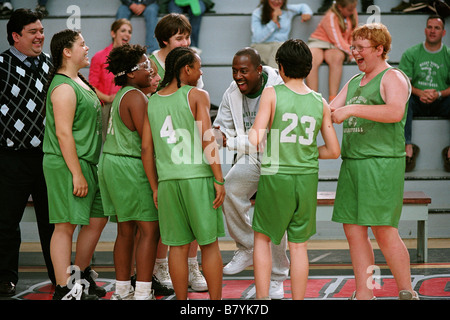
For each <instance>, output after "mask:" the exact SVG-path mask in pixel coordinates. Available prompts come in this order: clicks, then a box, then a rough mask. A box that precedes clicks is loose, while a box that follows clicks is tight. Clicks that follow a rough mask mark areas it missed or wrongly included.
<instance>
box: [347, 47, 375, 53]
mask: <svg viewBox="0 0 450 320" xmlns="http://www.w3.org/2000/svg"><path fill="white" fill-rule="evenodd" d="M376 47H377V46H368V47H361V46H350V51H353V50H356V51H358V52H363V51H364V49H366V48H376Z"/></svg>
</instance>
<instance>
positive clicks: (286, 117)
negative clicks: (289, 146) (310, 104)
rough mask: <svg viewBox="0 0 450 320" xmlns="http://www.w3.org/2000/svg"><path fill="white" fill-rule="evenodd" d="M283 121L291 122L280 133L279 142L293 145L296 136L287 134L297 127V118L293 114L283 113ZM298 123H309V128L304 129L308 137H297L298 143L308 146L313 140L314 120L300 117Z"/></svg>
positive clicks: (308, 117)
mask: <svg viewBox="0 0 450 320" xmlns="http://www.w3.org/2000/svg"><path fill="white" fill-rule="evenodd" d="M282 120H283V121H292V122H291V123H290V124H289V125H288V126H287V127H286V128H285V129H284V130H283V131H281V137H280V142H290V143H295V142H296V141H297V135H295V134H291V135H289V133H290V132H291V131H292V130H294V129H295V127H297V125H298V116H297V114H295V113H285V114H283V117H282ZM300 122H301V123H302V124H304V123H309V126H308V127H307V128H306V129H305V132H306V134H307V135H308V136H307V138H305V137H302V136H300V137H298V142H299V143H300V144H303V145H307V146H308V145H310V144H311V143H313V139H314V128H315V127H316V119H314V118H313V117H310V116H302V117H301V118H300Z"/></svg>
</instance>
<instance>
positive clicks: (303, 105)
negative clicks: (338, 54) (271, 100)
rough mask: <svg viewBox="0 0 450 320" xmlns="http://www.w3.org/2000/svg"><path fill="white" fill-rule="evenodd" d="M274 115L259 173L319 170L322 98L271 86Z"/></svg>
mask: <svg viewBox="0 0 450 320" xmlns="http://www.w3.org/2000/svg"><path fill="white" fill-rule="evenodd" d="M274 89H275V94H276V106H275V114H274V117H273V122H272V126H271V128H270V130H269V133H268V135H267V145H266V148H265V150H264V156H263V160H262V164H261V167H262V168H261V170H262V171H261V172H262V174H275V173H281V174H312V173H317V172H318V171H319V159H318V158H319V150H318V149H317V142H316V138H317V135H318V133H319V130H320V128H321V126H322V119H323V100H322V95H321V94H319V93H317V92H314V91H311V92H310V93H307V94H299V93H296V92H294V91H292V90H291V89H289V88H288V87H286V85H284V84H281V85H276V86H274Z"/></svg>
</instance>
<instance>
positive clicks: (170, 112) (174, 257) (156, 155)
mask: <svg viewBox="0 0 450 320" xmlns="http://www.w3.org/2000/svg"><path fill="white" fill-rule="evenodd" d="M200 67H201V62H200V57H199V56H198V55H197V54H195V52H194V51H193V50H192V49H190V48H185V47H178V48H175V49H173V50H172V51H171V52H170V53H169V54H168V55H167V70H166V76H165V78H164V80H163V82H162V84H161V86H162V87H163V88H162V89H161V90H160V91H158V92H156V93H155V94H154V95H152V96H151V97H150V99H149V103H148V120H149V121H148V122H147V121H146V122H145V123H144V130H143V135H142V162H143V164H144V169H145V171H146V173H147V176H148V178H149V181H150V185H151V187H152V190H153V198H154V201H155V203H156V204H157V208H158V210H159V223H160V231H161V240H162V243H163V244H165V245H169V246H170V250H169V271H170V276H171V278H172V283H173V287H174V290H175V294H176V296H177V299H180V300H184V299H187V293H188V291H187V289H188V278H189V275H188V273H189V266H188V253H189V247H190V244H191V242H193V241H194V240H197V242H198V244H199V246H200V250H201V255H202V266H203V272H204V274H205V278H206V279H207V284H208V291H209V295H210V298H211V299H221V297H222V266H223V265H222V257H221V255H220V250H219V246H218V240H217V239H218V237H222V236H224V235H225V232H224V225H223V217H222V210H221V205H222V203H223V200H224V197H225V187H224V179H223V175H222V169H221V165H220V157H219V153H218V152H219V151H218V148H217V142H216V141H215V139H214V134H213V133H212V130H211V119H210V115H209V109H210V102H209V95H208V93H207V92H206V91H204V90H202V89H198V88H196V87H195V86H196V85H197V83H198V80H199V78H200V76H201V74H202V72H201V69H200Z"/></svg>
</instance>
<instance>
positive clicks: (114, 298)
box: [109, 287, 134, 300]
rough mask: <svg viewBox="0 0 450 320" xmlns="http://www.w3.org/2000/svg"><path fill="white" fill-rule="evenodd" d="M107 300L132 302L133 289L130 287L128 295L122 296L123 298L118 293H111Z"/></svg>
mask: <svg viewBox="0 0 450 320" xmlns="http://www.w3.org/2000/svg"><path fill="white" fill-rule="evenodd" d="M109 300H134V290H133V287H131V289H130V291H128V293H127V294H126V295H124V296H121V295H120V294H118V293H113V294H112V295H111V298H110V299H109Z"/></svg>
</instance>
